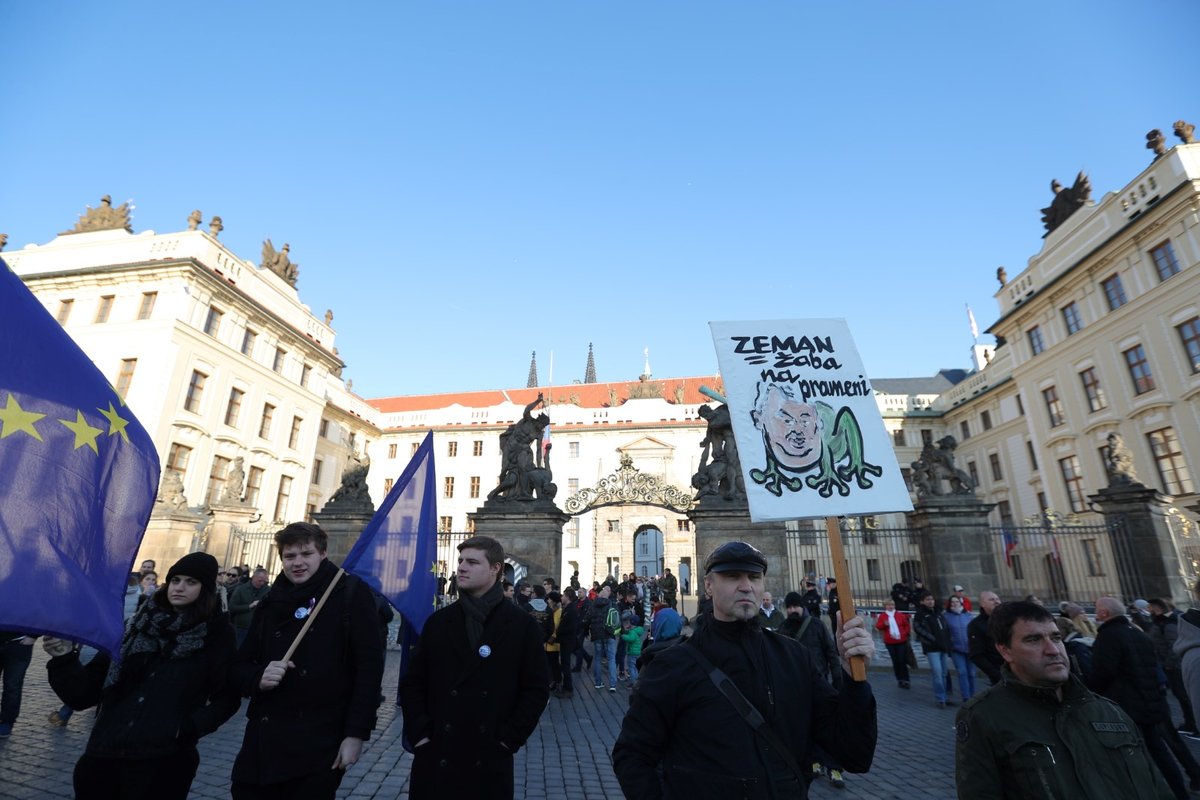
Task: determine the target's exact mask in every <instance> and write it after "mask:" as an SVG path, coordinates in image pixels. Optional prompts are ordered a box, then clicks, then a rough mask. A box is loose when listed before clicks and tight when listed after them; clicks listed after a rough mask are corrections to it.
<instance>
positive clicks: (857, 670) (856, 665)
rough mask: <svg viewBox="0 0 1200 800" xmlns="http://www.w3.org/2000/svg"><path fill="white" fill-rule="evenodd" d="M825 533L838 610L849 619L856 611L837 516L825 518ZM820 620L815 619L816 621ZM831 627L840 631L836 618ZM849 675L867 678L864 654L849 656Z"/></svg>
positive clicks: (837, 631) (858, 679) (855, 677)
mask: <svg viewBox="0 0 1200 800" xmlns="http://www.w3.org/2000/svg"><path fill="white" fill-rule="evenodd" d="M825 535H826V536H827V537H828V538H829V556H830V557H831V558H832V559H833V577H834V578H835V579H837V593H838V610H839V611H840V612H841V615H842V619H843V620H846V619H850V618H851V617H853V616H854V615H855V614H857V613H858V612H856V611H855V610H854V594H853V589H852V588H851V587H850V566H849V564H848V563H847V562H846V553H845V551H844V550H843V549H842V529H841V526H839V525H838V518H837V517H826V518H825ZM820 621H821V620H819V619H818V620H817V622H820ZM833 628H834V630H833V633H834V635H835V636H837V635H839V634H840V633H841V625H840V624H839V623H838V620H837V619H836V618H835V619H834V620H833ZM850 677H852V678H853V679H854V680H856V681H859V682H861V681H865V680H866V679H867V658H866V656H850Z"/></svg>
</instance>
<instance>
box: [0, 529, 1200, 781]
mask: <svg viewBox="0 0 1200 800" xmlns="http://www.w3.org/2000/svg"><path fill="white" fill-rule="evenodd" d="M276 547H277V548H278V552H279V555H280V560H281V563H282V572H281V574H280V575H279V576H278V577H276V578H275V579H274V580H273V581H272V580H271V579H270V576H269V575H268V573H267V571H266V570H265V569H263V568H262V567H259V568H257V569H254V570H250V569H248V568H244V567H243V568H231V569H221V568H219V566H218V564H217V562H216V560H215V559H214V558H213V557H212V556H210V555H207V554H204V553H191V554H189V555H187V556H184V557H183V558H181V559H179V561H177V562H176V563H174V564H173V565H171V566H170V568H169V569H168V570H167V572H166V577H165V580H164V581H162V582H161V584H160V582H159V579H158V570H157V565H156V564H154V563H153V562H145V563H143V564H142V566H141V569H140V570H139V572H138V573H137V574H136V575H134V576H132V578H131V582H130V587H131V588H130V593H129V595H128V597H127V611H128V620H127V624H126V632H125V635H124V638H123V640H122V642H121V645H120V649H119V652H117V653H115V654H113V655H112V656H111V657H110V656H109V655H108V654H105V653H99V652H96V651H94V650H92V649H91V648H87V647H83V646H80V645H78V644H76V643H73V642H67V641H63V640H60V639H55V638H52V637H43V647H44V649H45V650H46V652H47V653H48V654H49V656H50V659H49V661H48V662H47V680H48V683H49V685H50V687H51V688H52V689H53V691H54V692H55V693H56V694H57V695H58V697H59V698H60V699H61V701H62V704H63V705H62V707H61V708H60V709H59V710H58V711H55V712H51V714H50V723H51V724H53V725H65V724H67V723H68V721H69V720H70V718H71V715H72V713H73V712H76V711H81V710H84V709H89V708H93V707H95V708H96V709H97V716H96V721H95V723H94V724H93V728H92V732H91V735H90V737H89V740H88V743H87V746H86V748H85V750H84V752H83V753H82V754H81V756H80V758H79V760H78V762H77V764H76V766H75V771H74V784H75V789H76V796H77V797H79V798H83V799H84V800H87V798H100V797H104V798H109V797H114V798H123V797H133V796H135V795H141V794H146V793H149V792H153V793H155V794H158V795H161V796H163V797H166V798H175V797H177V798H185V797H186V796H187V794H188V791H189V787H190V785H191V783H192V780H193V778H194V777H195V775H196V773H197V769H198V767H199V754H198V751H197V749H196V742H197V741H198V740H199V739H200V738H201V737H203V736H205V735H207V734H209V733H211V732H213V731H215V730H216V729H217V728H219V727H220V726H221V725H222V724H223V723H224V722H225V721H226V720H228V719H229V718H230V717H231V716H232V715H233V714H234V713H236V712H237V710H238V709H239V708H240V707H241V706H242V704H243V701H244V699H246V698H249V704H248V706H247V707H246V708H247V710H246V716H247V725H246V730H245V734H244V739H243V744H242V748H241V750H240V752H239V753H238V755H237V758H236V760H235V763H234V767H233V770H232V775H231V793H232V796H233V797H234V798H236V799H238V800H242V799H245V800H257V799H258V798H300V799H301V800H303V799H304V798H331V797H333V796H334V794H335V792H336V790H337V787H338V786H339V785H340V783H341V779H342V776H343V775H344V773H345V770H346V769H348V768H349V767H350V766H352V765H353V764H354V763H356V762H357V760H358V759H359V757H360V755H361V752H362V747H363V742H364V741H365V740H366V739H367V738H368V737H369V736H370V735H371V732H372V730H373V729H374V727H375V722H376V711H377V708H378V705H379V703H380V702H382V700H383V696H382V694H381V687H380V682H381V679H382V673H383V663H384V650H385V649H386V646H387V634H386V621H387V619H390V617H391V613H390V609H388V608H387V605H386V603H385V602H383V601H382V599H381V598H380V597H379V596H378V595H377V594H376V593H374V592H373V591H372V590H371V589H370V587H369V586H368V585H367V584H366V583H365V582H364V581H362V580H360V579H358V578H356V577H354V576H350V575H347V574H345V573H343V572H342V571H341V570H339V569H338V567H337V566H335V565H334V564H332V563H331V562H329V561H328V560H327V558H326V548H327V537H326V536H325V533H324V532H323V531H322V530H321V529H320V528H319V527H318V526H316V525H311V524H308V523H294V524H292V525H288V526H287V527H285V528H284V529H283V530H281V531H280V532H279V533H278V534H276ZM458 550H459V553H458V563H457V568H456V570H455V572H454V576H453V578H452V579H445V576H444V575H443V576H442V578H443V579H444V580H440V581H439V584H438V590H437V591H438V597H437V605H438V610H437V611H436V612H435V613H434V614H433V616H431V617H430V618H429V620H428V621H427V622H426V623H425V626H424V628H423V630H422V631H421V635H420V637H419V639H418V640H417V644H416V646H415V649H414V650H413V652H412V654H411V658H410V660H409V661H410V663H409V667H408V669H407V671H406V672H404V673H403V676H402V679H401V683H400V687H399V693H398V698H397V702H398V704H399V705H400V706H401V708H402V712H403V720H404V742H405V745H406V747H408V748H409V749H410V750H411V752H413V754H414V761H413V766H412V774H411V784H410V789H409V796H410V797H413V798H422V797H432V796H434V795H435V793H440V792H441V791H442V790H443V789H444V787H445V786H447V785H450V783H449V782H453V785H455V786H456V787H458V788H460V789H462V790H463V791H466V792H467V793H468V794H469V795H472V796H479V797H499V798H510V797H512V796H513V793H514V789H513V755H514V754H515V753H516V752H517V751H518V750H519V749H520V748H521V747H522V746H523V745H524V743H525V742H526V740H527V739H528V738H529V736H530V735H531V734H532V733H533V731H534V729H535V728H536V727H537V724H538V721H539V719H540V717H541V714H542V713H543V711H544V710H545V708H546V705H547V703H549V702H554V701H553V700H551V698H552V697H553V698H558V699H561V700H569V699H571V698H572V697H573V696H574V694H575V692H576V684H577V683H578V682H580V681H581V679H582V680H583V682H584V683H586V678H585V677H584V676H586V674H587V672H589V671H590V673H591V676H592V679H593V684H592V685H593V687H594V689H595V690H596V691H600V692H606V693H616V692H618V691H619V690H628V694H627V695H626V697H627V699H628V709H627V711H626V713H625V716H624V719H623V723H622V727H621V731H620V734H619V736H618V737H617V740H616V744H615V746H614V747H613V750H612V762H613V768H614V771H615V773H616V775H617V778H618V780H619V782H620V784H621V787H622V789H623V791H624V792H625V794H626V796H627V797H638V798H657V797H678V796H697V797H709V796H712V797H716V796H721V797H725V796H739V797H764V798H765V797H779V798H783V797H789V798H790V797H805V796H807V793H808V788H809V786H810V785H811V784H812V782H813V781H815V780H818V779H821V778H823V779H825V780H827V781H828V782H829V783H830V784H831V785H832V786H834V787H837V788H842V787H844V786H845V785H846V774H847V773H853V772H864V771H866V770H868V769H869V767H870V765H871V762H872V759H873V756H874V750H875V738H876V733H875V731H876V704H875V699H874V696H873V693H872V691H871V687H870V683H869V682H868V681H866V680H861V679H860V680H855V679H854V677H853V674H854V671H853V669H852V662H854V661H855V660H856V659H864V660H865V659H869V658H870V657H871V656H872V654H873V653H874V650H875V644H874V640H873V638H872V636H871V632H870V630H869V628H868V626H873V628H874V629H875V632H876V634H877V635H878V637H879V638H881V639H882V641H883V643H884V645H885V649H886V651H887V654H888V657H889V660H890V661H891V668H892V672H893V675H894V678H895V680H896V682H897V685H898V686H899V687H900V688H901V689H904V690H911V689H912V684H913V681H914V674H922V675H923V674H924V673H925V672H926V671H927V672H928V675H929V679H928V688H927V689H925V690H924V691H928V692H930V693H931V695H932V698H931V701H932V703H933V704H935V705H936V706H937V707H938V708H947V707H950V706H955V705H958V704H959V703H960V702H961V704H962V707H961V708H960V709H959V710H958V712H957V716H956V720H955V733H956V780H957V783H958V792H959V797H960V798H967V799H973V798H980V799H982V798H1001V797H1003V798H1041V797H1054V798H1074V797H1117V796H1119V797H1138V798H1141V797H1145V798H1152V797H1153V798H1160V797H1161V798H1167V797H1174V798H1177V799H1182V798H1187V797H1192V796H1195V795H1194V794H1192V793H1200V763H1197V761H1196V760H1195V759H1194V758H1193V757H1192V756H1191V754H1190V751H1189V750H1188V747H1187V745H1186V743H1185V741H1184V737H1191V738H1195V739H1200V731H1197V728H1196V719H1197V716H1198V715H1200V608H1197V609H1193V610H1190V611H1188V612H1186V613H1181V612H1179V611H1178V610H1176V609H1175V608H1174V607H1173V605H1172V603H1171V602H1170V600H1168V599H1162V598H1151V599H1149V600H1141V599H1139V600H1136V601H1134V602H1133V603H1132V604H1130V605H1129V606H1128V607H1126V606H1125V605H1123V604H1122V603H1121V602H1120V601H1119V600H1117V599H1116V598H1113V597H1106V596H1103V597H1099V598H1096V599H1095V603H1094V613H1093V614H1089V613H1088V611H1087V610H1086V609H1085V608H1084V607H1083V606H1082V605H1080V604H1078V603H1071V602H1063V603H1061V604H1059V606H1058V608H1057V609H1056V613H1054V612H1052V610H1049V609H1047V608H1045V607H1044V605H1043V604H1042V603H1041V601H1040V600H1039V599H1038V598H1036V597H1034V596H1028V597H1025V598H1023V599H1019V600H1010V601H1002V600H1001V598H1000V597H999V596H998V595H997V593H995V592H992V591H982V592H979V593H978V595H977V596H976V597H975V598H971V597H969V596H968V595H967V593H966V592H965V591H964V588H963V587H962V586H961V585H955V586H954V587H953V590H952V592H951V593H950V594H948V595H946V596H945V597H939V596H936V595H935V594H933V592H931V591H930V590H928V589H926V588H925V587H924V585H923V584H922V582H921V581H920V579H919V578H913V579H912V580H911V581H909V582H905V583H899V584H896V585H895V586H894V587H893V591H892V594H891V596H890V597H889V598H888V599H887V600H886V601H885V602H884V604H883V608H882V609H881V610H879V611H878V612H877V613H874V614H869V615H868V616H867V617H863V616H858V615H855V616H853V617H851V618H850V619H846V620H843V619H841V614H840V610H841V606H840V603H839V598H838V588H837V581H836V580H834V579H832V578H825V577H824V576H817V577H815V578H810V579H809V580H807V581H804V585H803V586H800V587H797V589H796V590H791V591H787V592H786V593H784V595H783V599H782V602H780V601H778V600H777V596H776V594H773V593H772V592H770V591H768V590H766V574H767V566H768V565H767V560H766V558H765V557H764V556H763V555H762V553H760V552H759V551H758V550H757V549H755V548H754V547H753V546H751V545H749V544H747V543H745V542H736V541H735V542H729V543H726V544H724V545H722V546H720V547H718V548H716V549H715V550H714V551H713V552H712V553H711V554H710V555H709V556H708V558H707V560H706V562H705V572H704V592H703V596H702V600H701V602H700V604H699V607H698V610H697V613H696V614H695V615H694V616H693V618H691V619H688V618H686V617H685V616H684V615H682V614H681V613H680V610H679V603H678V600H679V589H680V586H679V583H678V581H677V580H676V579H675V578H674V576H672V575H671V574H670V571H669V570H668V571H666V572H665V573H664V575H663V576H661V577H655V578H646V577H639V576H635V575H631V574H627V575H622V576H620V578H619V579H618V578H617V577H615V576H614V577H609V578H606V579H605V580H604V581H603V582H594V583H593V584H592V585H591V586H590V587H588V588H584V587H583V586H582V585H581V583H580V581H579V575H578V573H576V574H574V575H572V576H571V578H570V579H569V581H568V582H567V583H568V585H567V586H563V587H560V586H558V585H557V584H556V582H555V581H554V579H553V578H552V577H546V578H544V579H543V580H541V581H540V582H535V581H533V580H528V579H522V580H521V581H519V582H518V583H517V584H515V585H514V584H512V583H511V582H509V581H506V580H504V579H503V577H502V575H503V569H504V563H505V562H504V550H503V546H502V545H501V544H500V543H499V542H498V541H496V540H494V539H491V538H489V537H485V536H474V537H471V538H470V539H467V540H466V541H464V542H463V543H462V544H460V545H459V548H458ZM1197 600H1198V604H1197V605H1198V606H1200V585H1198V587H1197ZM384 611H387V614H386V616H385V615H384V613H383V612H384ZM318 615H320V618H321V624H312V623H313V621H314V620H315V619H316V618H317V616H318ZM870 616H873V617H874V619H873V621H870V619H869V617H870ZM35 641H36V637H32V636H27V635H25V634H24V633H21V632H10V633H0V670H2V671H3V679H4V692H3V697H2V699H0V736H5V737H6V736H10V735H12V733H13V728H14V724H15V723H16V721H17V718H18V715H19V711H20V699H21V683H22V680H23V678H24V675H25V672H26V669H27V668H28V666H29V663H30V660H31V658H30V655H31V652H32V646H33V645H34V643H35ZM918 644H919V645H920V648H921V653H922V655H923V656H924V663H925V665H926V666H927V668H928V669H927V670H926V669H921V670H917V664H918V660H917V657H916V650H915V646H916V645H918ZM952 667H953V671H951V668H952ZM977 673H981V677H980V680H979V682H978V683H977V682H976V676H977ZM860 677H861V676H860ZM984 680H986V682H987V685H986V686H985V685H984V683H983V681H984ZM954 684H957V687H955V685H954ZM956 688H957V698H956V697H955V689H956ZM1168 692H1169V693H1170V694H1171V695H1173V696H1174V697H1175V698H1176V699H1177V701H1178V703H1179V707H1180V709H1181V715H1182V720H1181V721H1180V723H1179V724H1178V725H1176V724H1175V723H1174V722H1173V721H1172V719H1171V712H1170V709H1169V706H1168V703H1167V700H1166V698H1167V693H1168ZM916 696H918V697H919V695H916ZM924 702H929V701H928V700H927V701H924ZM736 730H742V731H745V732H746V735H743V736H735V737H718V736H716V735H715V734H714V731H736Z"/></svg>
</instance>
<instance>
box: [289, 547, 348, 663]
mask: <svg viewBox="0 0 1200 800" xmlns="http://www.w3.org/2000/svg"><path fill="white" fill-rule="evenodd" d="M345 574H346V570H344V569H342V568H341V567H338V571H337V575H334V576H333V580H331V581H330V582H329V585H328V586H327V587H325V594H323V595H321V599H320V601H319V602H318V603H317V607H316V608H314V609H313V610H312V613H311V614H309V615H308V617H307V618H305V620H304V626H303V627H302V628H300V632H299V633H297V634H296V638H295V639H294V640H292V645H291V647H289V648H288V649H287V652H286V653H284V654H283V663H285V664H286V663H287V662H289V661H291V660H292V655H293V654H295V652H296V648H297V647H299V646H300V642H302V641H304V635H305V634H307V633H308V629H309V628H311V627H312V624H313V620H314V619H316V618H317V614H320V613H321V609H322V608H323V607H324V606H325V601H326V600H328V599H329V595H330V593H331V592H332V591H333V587H334V586H337V582H338V581H339V580H340V579H341V577H342V576H343V575H345Z"/></svg>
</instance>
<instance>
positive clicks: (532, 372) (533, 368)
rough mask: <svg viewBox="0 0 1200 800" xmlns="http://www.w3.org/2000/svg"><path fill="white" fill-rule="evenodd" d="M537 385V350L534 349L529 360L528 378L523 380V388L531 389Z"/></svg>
mask: <svg viewBox="0 0 1200 800" xmlns="http://www.w3.org/2000/svg"><path fill="white" fill-rule="evenodd" d="M537 385H538V382H537V350H534V351H533V358H532V359H531V360H530V361H529V378H528V379H527V380H526V381H525V388H526V389H532V388H534V387H535V386H537Z"/></svg>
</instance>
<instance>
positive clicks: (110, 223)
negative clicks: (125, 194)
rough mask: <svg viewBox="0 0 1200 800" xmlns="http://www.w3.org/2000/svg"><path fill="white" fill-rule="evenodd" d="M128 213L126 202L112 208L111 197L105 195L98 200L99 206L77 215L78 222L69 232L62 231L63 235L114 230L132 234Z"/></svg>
mask: <svg viewBox="0 0 1200 800" xmlns="http://www.w3.org/2000/svg"><path fill="white" fill-rule="evenodd" d="M129 211H130V208H129V203H127V202H126V203H121V205H119V206H117V207H116V208H113V204H112V196H111V195H107V194H106V195H104V197H101V198H100V205H98V206H96V207H95V208H92V207H91V206H88V210H87V211H85V212H83V213H82V214H80V215H79V221H78V222H76V223H75V227H74V228H72V229H71V230H69V231H63V235H66V234H69V233H90V232H92V231H116V230H125V231H126V232H128V233H133V224H132V223H131V222H130V219H129Z"/></svg>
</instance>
